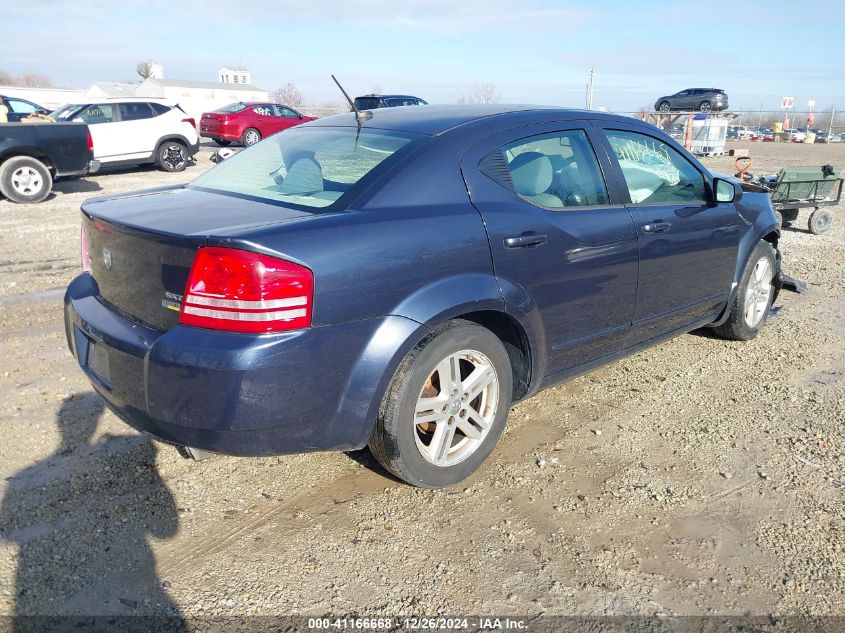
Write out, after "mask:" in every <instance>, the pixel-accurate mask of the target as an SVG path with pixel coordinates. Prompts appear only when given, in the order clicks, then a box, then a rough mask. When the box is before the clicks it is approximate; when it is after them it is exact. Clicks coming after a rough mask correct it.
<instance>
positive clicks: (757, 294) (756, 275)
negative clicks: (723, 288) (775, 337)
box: [745, 257, 772, 328]
mask: <svg viewBox="0 0 845 633" xmlns="http://www.w3.org/2000/svg"><path fill="white" fill-rule="evenodd" d="M771 294H772V265H771V263H770V262H769V258H768V257H761V258H760V259H758V260H757V263H756V264H754V268H753V269H752V270H751V277H750V278H749V279H748V287H747V288H746V289H745V323H746V324H747V325H748V327H751V328H755V327H757V326H758V325H759V324H760V322H761V321H762V320H763V317H765V316H766V310H768V308H769V298H770V296H771Z"/></svg>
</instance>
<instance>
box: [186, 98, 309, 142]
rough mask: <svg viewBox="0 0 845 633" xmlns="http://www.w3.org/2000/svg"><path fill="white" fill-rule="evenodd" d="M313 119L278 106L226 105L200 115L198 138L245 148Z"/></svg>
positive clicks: (271, 104) (276, 104)
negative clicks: (238, 144) (237, 144)
mask: <svg viewBox="0 0 845 633" xmlns="http://www.w3.org/2000/svg"><path fill="white" fill-rule="evenodd" d="M313 120H314V117H308V116H305V115H303V114H300V113H299V112H297V111H296V110H294V109H293V108H290V107H288V106H285V105H279V104H278V103H230V104H229V105H227V106H223V107H222V108H218V109H217V110H215V111H214V112H205V113H203V115H202V118H201V119H200V136H203V137H205V138H210V139H212V140H214V142H215V143H217V144H218V145H228V144H229V143H242V144H243V145H244V146H245V147H246V146H249V145H254V144H255V143H257V142H258V141H260V140H261V139H262V138H264V137H267V136H272V135H273V134H275V133H276V132H281V131H282V130H286V129H288V128H289V127H293V126H294V125H299V124H300V123H305V122H307V121H313Z"/></svg>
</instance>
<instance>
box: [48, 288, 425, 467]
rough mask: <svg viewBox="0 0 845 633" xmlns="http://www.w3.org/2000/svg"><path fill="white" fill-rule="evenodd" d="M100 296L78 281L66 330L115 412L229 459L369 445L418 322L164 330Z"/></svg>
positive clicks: (68, 298)
mask: <svg viewBox="0 0 845 633" xmlns="http://www.w3.org/2000/svg"><path fill="white" fill-rule="evenodd" d="M98 294H99V293H98V289H97V285H96V282H95V281H94V279H93V278H92V277H91V275H89V274H87V273H86V274H83V275H80V276H79V277H77V278H76V279H75V280H74V281H73V282H72V283H71V284H70V286H69V287H68V289H67V292H66V294H65V300H64V317H65V334H66V336H67V342H68V346H69V347H70V349H71V352H72V353H73V355H74V357H75V358H76V360H77V362H78V363H79V366H80V367H81V368H82V370H83V371H84V372H85V374H86V375H87V376H88V378H89V380H90V381H91V384H92V386H93V387H94V389H95V390H96V391H97V393H99V394H100V395H101V396H102V397H103V399H104V400H105V401H106V403H107V404H108V406H109V408H110V409H111V410H112V411H114V412H115V413H116V414H117V415H118V416H119V417H120V418H121V419H123V420H124V421H125V422H127V423H128V424H129V425H130V426H132V427H134V428H136V429H138V430H141V431H148V432H150V433H152V434H153V435H155V436H157V437H159V438H161V439H163V440H165V441H167V442H171V443H174V444H179V445H184V446H190V447H193V448H198V449H202V450H206V451H213V452H219V453H226V454H230V455H253V456H258V455H274V454H285V453H301V452H308V451H320V450H352V449H358V448H361V447H363V446H364V445H365V444H366V442H367V440H368V438H369V434H370V431H371V429H372V425H373V423H374V421H375V415H376V412H377V410H378V403H379V402H380V400H381V394H382V393H383V391H384V389H385V388H386V381H387V380H388V379H389V376H390V375H392V369H391V367H392V366H393V365H391V363H392V359H393V357H394V356H395V355H396V352H397V349H396V346H397V345H398V344H399V342H401V341H402V340H404V339H406V338H408V337H409V336H410V335H411V334H412V333H413V332H414V331H415V330H417V329H418V327H419V324H417V323H415V322H414V321H411V320H409V319H405V318H403V317H396V316H390V317H383V318H378V319H367V320H363V321H355V322H351V323H346V324H340V325H327V326H322V327H312V328H309V329H306V330H299V331H295V332H286V333H281V334H273V335H261V336H255V335H247V334H237V333H231V332H220V331H213V330H206V329H202V328H195V327H188V326H181V325H180V326H176V327H175V328H173V329H171V330H169V331H166V332H161V331H158V330H154V329H150V328H148V327H146V326H143V325H140V324H138V323H135V322H134V321H131V320H129V319H127V318H125V317H124V316H122V315H121V314H119V313H118V312H116V311H115V310H114V309H112V308H110V307H107V306H106V305H104V304H103V303H102V302H101V301H100V299H99V298H98ZM397 362H398V361H397Z"/></svg>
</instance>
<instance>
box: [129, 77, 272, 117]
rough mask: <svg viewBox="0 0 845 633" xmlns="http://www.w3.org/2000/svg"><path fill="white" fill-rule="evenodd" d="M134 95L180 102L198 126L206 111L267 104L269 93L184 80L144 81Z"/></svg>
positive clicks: (248, 87)
mask: <svg viewBox="0 0 845 633" xmlns="http://www.w3.org/2000/svg"><path fill="white" fill-rule="evenodd" d="M134 96H136V97H155V98H158V99H164V100H166V101H167V102H173V103H178V104H179V105H180V106H181V107H182V109H183V110H184V111H185V112H187V113H188V114H189V115H190V116H192V117H194V118H195V119H196V120H197V123H199V117H200V115H202V113H203V112H208V111H210V110H216V109H217V108H219V107H221V106H224V105H227V104H229V103H235V102H238V101H267V91H266V90H262V89H261V88H256V87H255V86H253V85H251V84H249V83H241V82H240V81H238V83H225V82H216V81H190V80H182V79H153V78H150V79H145V80H144V81H142V82H141V84H140V85H138V86H136V88H135V93H134Z"/></svg>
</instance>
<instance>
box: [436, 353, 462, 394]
mask: <svg viewBox="0 0 845 633" xmlns="http://www.w3.org/2000/svg"><path fill="white" fill-rule="evenodd" d="M437 376H438V377H439V378H440V393H441V394H444V395H445V397H447V398H448V397H449V396H451V395H452V392H453V391H454V390H455V389H456V388H457V385H458V358H457V356H455V355H454V354H452V355H451V356H447V357H446V358H444V359H443V360H442V361H440V363H438V365H437Z"/></svg>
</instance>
